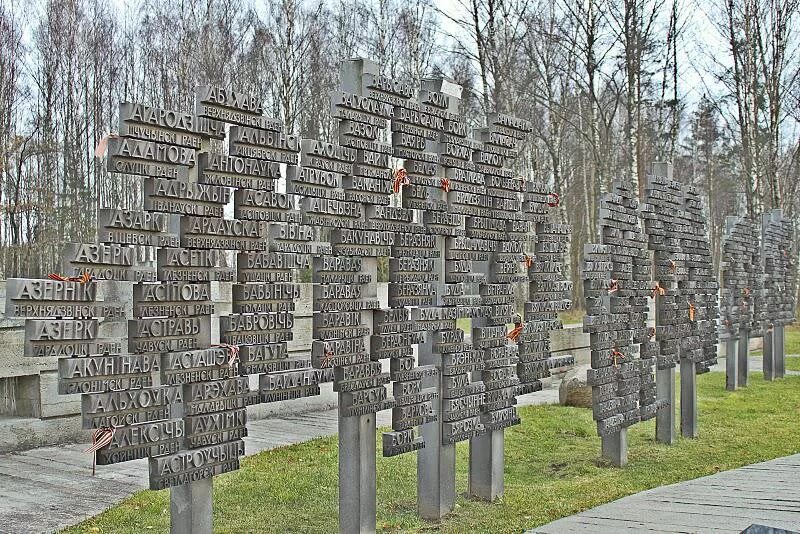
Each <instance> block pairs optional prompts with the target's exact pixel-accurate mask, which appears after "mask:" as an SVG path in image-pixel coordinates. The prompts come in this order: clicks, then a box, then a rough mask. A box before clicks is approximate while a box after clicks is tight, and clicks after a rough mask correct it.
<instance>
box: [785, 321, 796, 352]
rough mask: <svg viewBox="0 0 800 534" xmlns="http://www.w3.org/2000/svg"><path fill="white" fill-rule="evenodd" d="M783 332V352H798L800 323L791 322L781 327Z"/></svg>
mask: <svg viewBox="0 0 800 534" xmlns="http://www.w3.org/2000/svg"><path fill="white" fill-rule="evenodd" d="M783 330H784V332H785V336H786V337H785V338H784V341H783V343H784V345H783V352H784V354H800V325H796V324H793V325H791V326H787V327H786V328H784V329H783Z"/></svg>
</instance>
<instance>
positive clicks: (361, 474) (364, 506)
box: [339, 413, 376, 534]
mask: <svg viewBox="0 0 800 534" xmlns="http://www.w3.org/2000/svg"><path fill="white" fill-rule="evenodd" d="M339 481H340V483H339V532H341V533H342V534H363V533H371V532H375V489H376V487H375V414H374V413H369V414H366V415H360V416H356V417H339ZM342 481H347V483H344V484H342V483H341V482H342Z"/></svg>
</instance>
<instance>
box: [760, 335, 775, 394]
mask: <svg viewBox="0 0 800 534" xmlns="http://www.w3.org/2000/svg"><path fill="white" fill-rule="evenodd" d="M773 338H774V336H773V329H772V327H771V326H768V327H767V328H766V329H765V330H764V338H763V339H764V345H763V350H762V354H763V356H762V357H761V366H762V368H763V369H764V380H769V381H772V380H774V379H775V351H774V347H773V343H772V341H773Z"/></svg>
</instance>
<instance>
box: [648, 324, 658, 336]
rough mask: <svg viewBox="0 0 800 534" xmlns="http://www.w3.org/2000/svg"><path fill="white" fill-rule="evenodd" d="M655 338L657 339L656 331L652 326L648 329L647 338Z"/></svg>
mask: <svg viewBox="0 0 800 534" xmlns="http://www.w3.org/2000/svg"><path fill="white" fill-rule="evenodd" d="M654 337H656V329H655V328H653V327H652V326H651V327H650V328H648V329H647V338H648V339H653V338H654Z"/></svg>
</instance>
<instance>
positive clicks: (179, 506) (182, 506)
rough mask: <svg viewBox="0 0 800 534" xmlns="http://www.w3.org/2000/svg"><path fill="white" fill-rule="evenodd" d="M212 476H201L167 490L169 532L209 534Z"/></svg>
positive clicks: (211, 510)
mask: <svg viewBox="0 0 800 534" xmlns="http://www.w3.org/2000/svg"><path fill="white" fill-rule="evenodd" d="M213 480H214V479H213V478H212V477H209V478H203V479H200V480H195V481H194V482H189V483H188V484H183V485H180V486H174V487H172V488H170V490H169V512H170V528H169V531H170V533H171V534H211V525H212V512H213V508H212V500H211V494H212V484H213Z"/></svg>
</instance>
